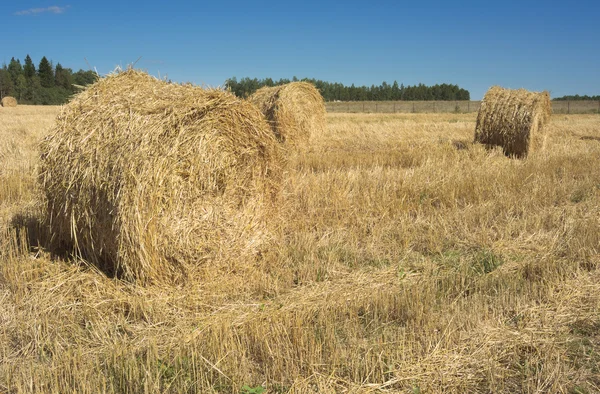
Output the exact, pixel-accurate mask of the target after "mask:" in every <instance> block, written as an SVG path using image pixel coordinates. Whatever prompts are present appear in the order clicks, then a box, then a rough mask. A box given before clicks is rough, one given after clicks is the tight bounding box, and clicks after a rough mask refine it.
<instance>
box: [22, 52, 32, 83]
mask: <svg viewBox="0 0 600 394" xmlns="http://www.w3.org/2000/svg"><path fill="white" fill-rule="evenodd" d="M23 72H24V73H25V78H27V79H31V78H33V76H34V75H35V65H34V64H33V61H32V60H31V57H29V55H27V56H26V57H25V64H24V65H23Z"/></svg>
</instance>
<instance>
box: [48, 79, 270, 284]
mask: <svg viewBox="0 0 600 394" xmlns="http://www.w3.org/2000/svg"><path fill="white" fill-rule="evenodd" d="M40 148H41V165H42V166H41V172H40V181H41V184H42V188H43V190H44V192H45V195H46V200H47V202H46V204H47V217H46V222H47V224H48V226H49V230H50V232H51V236H52V238H53V240H52V241H53V245H54V246H55V247H61V248H63V249H64V248H66V249H67V251H70V252H72V253H76V254H80V255H81V256H83V257H84V258H85V259H87V260H88V261H90V262H92V263H94V264H96V265H98V266H99V267H100V268H101V269H103V270H104V271H105V272H107V273H111V274H113V273H114V274H117V275H119V276H120V277H122V278H124V279H126V280H130V281H136V282H139V283H148V282H153V283H155V282H173V281H177V280H179V279H181V278H183V277H185V276H187V275H189V274H190V273H192V271H193V269H195V268H197V267H199V266H200V265H201V264H200V263H201V262H202V261H206V260H211V259H213V260H214V259H215V258H217V257H219V256H221V257H222V256H223V255H226V256H229V257H230V256H238V257H239V256H242V257H243V256H246V255H245V254H244V253H247V252H248V251H250V253H252V252H253V251H255V250H256V246H257V245H259V244H260V242H261V241H262V240H263V239H264V235H265V228H266V221H267V215H268V214H269V210H270V209H271V208H274V205H275V202H276V198H277V194H278V190H279V187H280V181H281V179H280V178H281V174H280V171H281V165H280V163H281V148H280V146H279V144H278V142H277V140H276V139H275V138H274V136H273V134H272V132H271V130H270V129H269V126H268V124H267V122H266V121H265V119H264V117H263V116H262V114H261V113H260V112H259V111H258V109H257V108H256V107H255V106H253V105H252V104H250V103H248V102H246V101H244V100H241V99H238V98H236V97H235V96H233V95H232V94H230V93H227V92H223V91H219V90H204V89H201V88H198V87H194V86H182V85H175V84H169V83H167V82H164V81H161V80H158V79H156V78H153V77H151V76H149V75H147V74H145V73H142V72H139V71H135V70H129V71H126V72H122V73H119V74H115V75H111V76H108V77H106V78H103V79H101V80H99V81H98V82H96V83H95V84H93V85H91V86H90V87H88V88H87V89H86V90H85V91H84V92H82V93H80V94H79V95H77V96H76V97H75V98H74V99H73V100H72V101H71V102H70V103H69V104H67V105H66V106H65V107H63V109H62V111H61V113H60V115H59V116H58V117H57V120H56V124H55V126H54V127H53V129H52V130H51V133H50V135H49V136H48V137H46V139H45V140H44V141H43V142H42V144H41V147H40ZM228 253H229V254H228Z"/></svg>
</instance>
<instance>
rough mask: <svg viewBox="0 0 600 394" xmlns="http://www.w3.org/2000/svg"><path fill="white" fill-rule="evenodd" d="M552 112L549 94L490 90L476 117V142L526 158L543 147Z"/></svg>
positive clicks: (493, 88) (494, 88)
mask: <svg viewBox="0 0 600 394" xmlns="http://www.w3.org/2000/svg"><path fill="white" fill-rule="evenodd" d="M551 113H552V107H551V103H550V95H549V94H548V92H542V93H536V92H529V91H527V90H525V89H518V90H511V89H505V88H502V87H499V86H493V87H491V88H490V89H489V90H488V91H487V93H486V94H485V97H484V98H483V101H482V102H481V107H480V109H479V113H478V115H477V124H476V126H475V142H479V143H482V144H485V145H487V146H490V147H492V146H499V147H501V148H502V150H503V151H504V153H505V154H506V155H508V156H514V157H519V158H522V157H526V156H527V154H528V153H530V152H532V151H535V150H538V149H541V148H543V146H544V144H545V140H546V135H545V134H544V132H543V126H544V124H545V123H546V122H547V121H548V120H549V118H550V115H551Z"/></svg>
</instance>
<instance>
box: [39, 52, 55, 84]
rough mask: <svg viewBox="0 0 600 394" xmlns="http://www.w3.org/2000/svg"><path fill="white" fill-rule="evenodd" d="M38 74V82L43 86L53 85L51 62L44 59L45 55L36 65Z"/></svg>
mask: <svg viewBox="0 0 600 394" xmlns="http://www.w3.org/2000/svg"><path fill="white" fill-rule="evenodd" d="M38 76H39V77H40V83H41V85H42V87H44V88H51V87H52V86H54V70H53V69H52V64H50V62H49V61H48V59H46V56H44V57H42V60H40V65H39V66H38Z"/></svg>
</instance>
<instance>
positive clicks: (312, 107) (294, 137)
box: [248, 82, 326, 150]
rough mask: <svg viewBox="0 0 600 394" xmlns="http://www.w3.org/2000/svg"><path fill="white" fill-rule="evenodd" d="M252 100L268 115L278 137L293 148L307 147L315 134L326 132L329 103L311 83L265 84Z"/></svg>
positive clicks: (302, 148)
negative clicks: (326, 109)
mask: <svg viewBox="0 0 600 394" xmlns="http://www.w3.org/2000/svg"><path fill="white" fill-rule="evenodd" d="M248 100H249V101H251V102H252V103H253V104H255V105H256V106H257V107H258V108H259V109H260V110H261V112H262V113H263V114H264V115H265V117H266V118H267V120H268V121H269V124H270V125H271V128H272V130H273V132H274V133H275V136H276V137H277V139H278V140H279V141H281V142H282V143H284V144H285V145H287V146H288V147H290V148H295V149H300V150H304V148H306V146H307V144H308V142H309V140H310V137H311V135H319V134H323V132H324V128H325V123H326V119H325V103H324V101H323V97H322V96H321V94H320V93H319V91H318V90H317V88H315V87H314V86H313V85H312V84H310V83H308V82H292V83H288V84H286V85H282V86H275V87H264V88H261V89H259V90H257V91H256V93H254V94H253V95H252V96H250V97H249V99H248Z"/></svg>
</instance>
